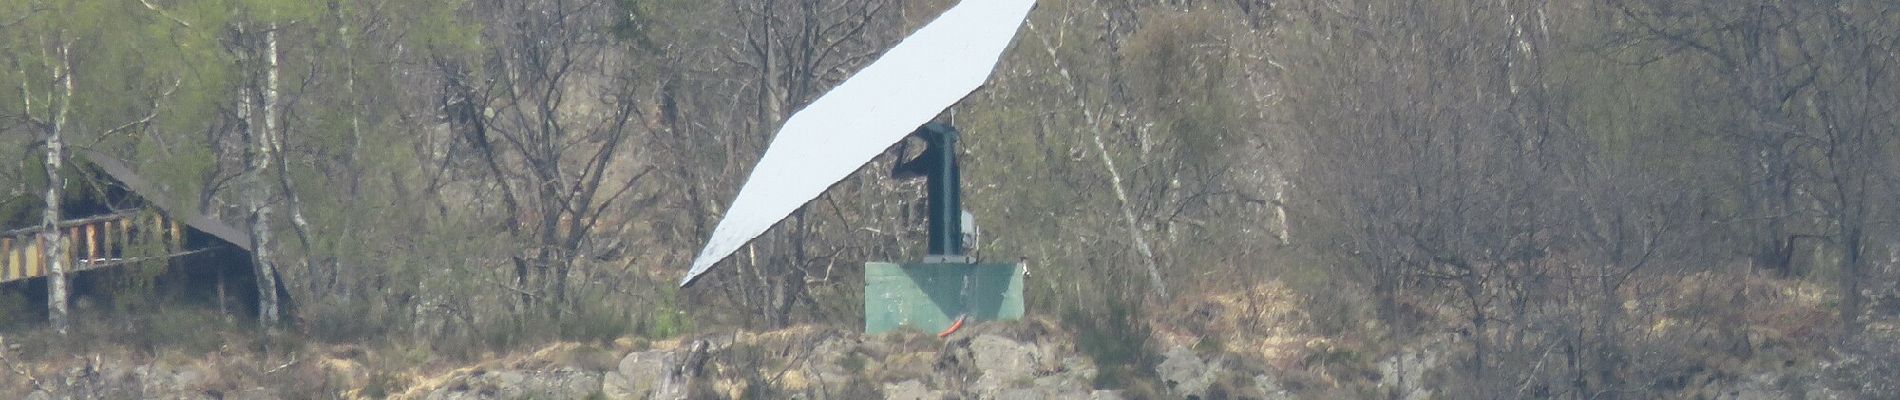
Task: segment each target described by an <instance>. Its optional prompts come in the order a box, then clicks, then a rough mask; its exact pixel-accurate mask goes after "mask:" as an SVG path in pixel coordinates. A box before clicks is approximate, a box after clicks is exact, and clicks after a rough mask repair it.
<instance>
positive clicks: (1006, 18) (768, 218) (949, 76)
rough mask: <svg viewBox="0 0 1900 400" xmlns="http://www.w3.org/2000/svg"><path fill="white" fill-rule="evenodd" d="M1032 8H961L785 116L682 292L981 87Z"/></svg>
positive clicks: (997, 1)
mask: <svg viewBox="0 0 1900 400" xmlns="http://www.w3.org/2000/svg"><path fill="white" fill-rule="evenodd" d="M1034 5H1035V0H964V1H963V2H962V3H959V4H957V5H956V6H955V7H952V8H950V10H948V11H944V12H943V15H940V16H938V17H937V19H936V20H935V21H931V22H930V24H928V25H925V26H924V27H923V29H919V30H917V32H916V33H913V34H911V35H910V37H908V38H905V39H904V40H903V41H902V42H900V43H898V44H897V46H896V47H892V48H891V50H890V51H887V52H885V53H884V55H883V56H881V57H879V58H878V60H877V61H874V62H872V63H871V65H870V66H866V67H864V69H862V70H859V71H858V72H857V74H855V75H853V76H852V77H851V79H848V80H845V82H844V83H842V84H839V85H838V87H836V88H833V89H831V91H830V92H828V93H825V95H824V96H821V97H819V98H818V100H817V101H813V102H812V103H811V105H808V106H806V107H805V109H803V110H800V111H799V112H797V113H795V114H792V116H791V118H788V119H786V120H785V125H784V126H783V127H780V128H779V131H778V135H777V136H775V137H773V139H772V144H771V146H770V147H768V148H767V149H766V151H765V155H764V156H763V157H761V158H760V159H759V163H758V165H755V166H753V169H752V175H751V176H750V177H748V178H747V179H746V183H745V186H744V187H741V188H740V189H739V196H738V197H737V198H735V199H733V200H732V206H731V207H730V208H728V209H727V211H726V215H725V218H724V219H721V220H720V221H719V225H718V226H716V227H714V228H713V233H712V237H711V238H710V239H708V240H707V242H706V247H705V248H702V249H700V251H699V256H698V257H696V258H694V259H693V266H692V269H691V270H689V271H687V273H686V277H685V278H683V279H681V280H680V286H686V284H688V283H692V282H693V280H694V279H696V278H698V277H699V276H700V275H701V274H704V273H706V270H708V269H711V268H712V266H713V264H715V263H718V262H719V261H720V260H723V259H725V258H726V257H727V256H731V255H732V253H733V252H735V251H738V250H739V248H740V247H743V246H745V244H746V243H747V242H750V241H752V239H754V238H757V237H758V236H759V235H760V234H763V233H765V230H766V229H769V228H771V227H772V225H773V224H776V223H778V221H779V220H782V219H785V217H786V216H787V215H791V213H792V211H795V210H797V209H798V207H800V206H803V205H804V204H805V203H806V202H810V201H811V200H812V199H814V198H817V197H818V195H819V194H822V193H824V191H825V189H827V188H830V187H831V185H832V184H834V183H837V182H838V181H839V180H843V179H844V178H845V177H846V176H849V175H851V172H852V171H856V170H857V169H858V167H861V166H863V165H864V163H866V162H870V161H871V158H873V157H876V156H877V155H878V153H880V152H883V151H884V149H885V148H886V147H890V145H891V144H892V143H896V142H897V141H898V140H902V139H903V138H904V136H905V135H908V134H909V133H910V132H911V131H913V130H916V129H917V127H918V126H919V125H923V124H924V123H926V122H930V120H931V118H934V117H936V116H937V114H939V113H942V112H943V110H944V109H946V108H949V107H950V106H951V105H954V104H956V102H957V101H959V100H962V99H963V97H964V96H968V95H969V94H970V92H971V91H974V90H976V88H977V87H979V86H982V85H983V82H984V81H985V80H988V79H989V76H990V72H991V71H992V70H994V69H995V68H996V61H997V59H999V58H1001V57H1002V54H1003V50H1004V49H1006V48H1008V47H1009V43H1010V41H1011V39H1012V38H1014V37H1015V36H1016V30H1017V28H1018V27H1020V26H1021V25H1022V22H1023V19H1024V18H1025V17H1027V16H1028V14H1029V9H1030V8H1031V7H1032V6H1034Z"/></svg>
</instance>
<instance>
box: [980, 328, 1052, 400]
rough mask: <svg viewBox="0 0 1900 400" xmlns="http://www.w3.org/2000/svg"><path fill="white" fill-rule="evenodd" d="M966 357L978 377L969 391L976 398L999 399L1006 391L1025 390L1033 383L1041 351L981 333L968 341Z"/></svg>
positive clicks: (1031, 345) (1030, 345)
mask: <svg viewBox="0 0 1900 400" xmlns="http://www.w3.org/2000/svg"><path fill="white" fill-rule="evenodd" d="M970 356H971V358H973V360H972V364H975V366H976V371H977V373H979V374H981V375H980V376H979V377H978V378H977V379H976V383H975V385H974V386H972V387H970V388H969V389H970V391H971V392H974V393H973V394H976V395H977V397H982V398H988V397H996V398H1002V396H1003V395H1004V394H1005V392H1006V391H1007V390H1008V389H1020V388H1025V387H1028V386H1030V385H1031V384H1033V383H1034V382H1035V380H1036V378H1037V372H1038V371H1037V370H1038V368H1037V366H1038V365H1039V364H1038V362H1037V360H1038V359H1039V358H1041V356H1042V351H1041V349H1039V348H1037V347H1036V345H1034V344H1028V343H1021V342H1017V341H1015V340H1011V339H1008V338H1004V337H1002V336H996V335H988V334H985V335H980V336H977V337H976V338H974V339H972V340H971V341H970Z"/></svg>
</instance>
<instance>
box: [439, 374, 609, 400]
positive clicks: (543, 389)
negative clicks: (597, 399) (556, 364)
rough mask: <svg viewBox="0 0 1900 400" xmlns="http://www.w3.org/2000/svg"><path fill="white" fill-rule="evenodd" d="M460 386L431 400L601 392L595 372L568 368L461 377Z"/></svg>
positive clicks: (578, 395) (571, 395) (511, 398)
mask: <svg viewBox="0 0 1900 400" xmlns="http://www.w3.org/2000/svg"><path fill="white" fill-rule="evenodd" d="M460 381H461V384H457V385H449V386H447V387H443V388H437V389H436V390H435V391H432V392H430V393H429V395H428V396H427V397H426V398H428V399H431V400H456V399H503V400H514V399H579V398H585V397H587V396H589V395H592V394H594V392H596V391H599V390H600V389H601V386H602V385H601V377H600V375H599V374H597V373H593V372H587V371H582V370H577V369H571V368H560V369H554V370H547V371H521V370H505V371H492V372H487V373H478V374H475V375H472V376H466V377H462V378H460Z"/></svg>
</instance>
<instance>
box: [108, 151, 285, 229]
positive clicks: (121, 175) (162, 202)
mask: <svg viewBox="0 0 1900 400" xmlns="http://www.w3.org/2000/svg"><path fill="white" fill-rule="evenodd" d="M79 153H80V155H82V156H84V157H85V158H86V161H88V162H91V163H92V165H95V166H98V167H99V170H100V171H105V173H106V175H110V176H111V177H112V179H113V180H116V181H119V184H121V185H125V188H126V190H130V191H132V193H136V194H138V195H139V197H144V198H145V201H146V202H147V203H149V204H152V205H154V206H157V207H158V209H159V211H161V212H163V213H165V215H168V216H171V217H172V218H175V219H178V220H180V221H184V222H185V225H187V226H190V227H191V228H192V229H197V230H198V231H199V232H204V233H207V234H210V235H211V236H213V237H216V238H218V240H222V241H224V242H225V243H230V244H231V245H232V246H237V247H238V248H240V249H244V251H247V252H248V251H251V235H250V234H248V233H245V232H244V230H242V229H238V228H236V227H233V226H231V225H228V224H225V223H224V222H223V221H219V220H217V219H215V218H211V217H210V216H207V215H204V213H201V212H198V211H197V210H194V209H191V208H189V207H176V206H173V205H170V204H167V200H168V199H171V198H172V197H169V196H168V194H167V193H165V191H164V190H163V189H160V188H159V187H158V186H156V185H153V184H151V182H149V181H146V180H145V178H142V177H139V176H138V174H136V173H133V172H132V168H131V167H127V166H126V165H125V163H123V162H120V161H119V160H118V159H116V158H113V157H112V156H109V155H106V154H104V153H99V152H96V151H90V150H81V151H79Z"/></svg>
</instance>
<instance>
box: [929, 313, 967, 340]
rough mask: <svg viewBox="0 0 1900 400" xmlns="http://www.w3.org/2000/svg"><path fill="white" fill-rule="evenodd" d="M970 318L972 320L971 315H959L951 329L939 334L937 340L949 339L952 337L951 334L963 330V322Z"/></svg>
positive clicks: (951, 324)
mask: <svg viewBox="0 0 1900 400" xmlns="http://www.w3.org/2000/svg"><path fill="white" fill-rule="evenodd" d="M968 318H970V314H963V315H958V316H957V322H952V323H950V329H945V330H943V332H942V333H938V334H937V338H939V339H941V338H947V337H950V334H952V333H957V330H958V329H963V320H965V319H968Z"/></svg>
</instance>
